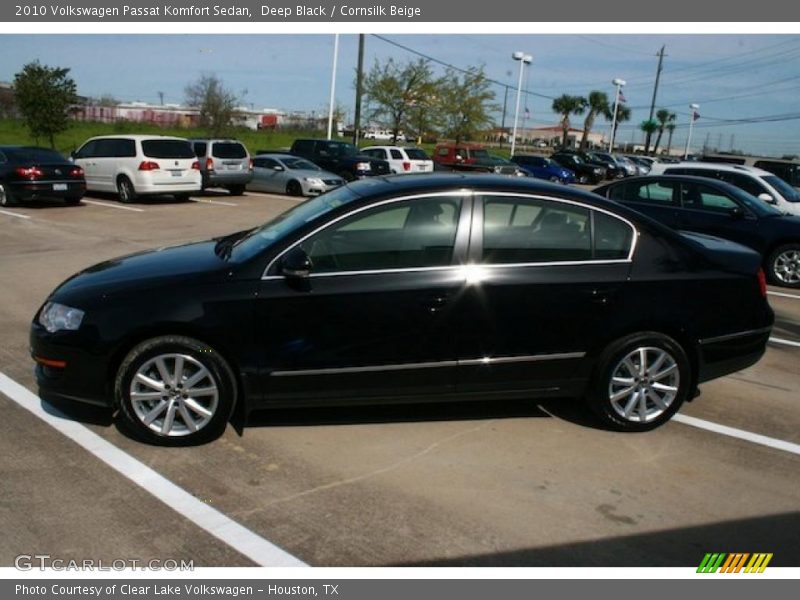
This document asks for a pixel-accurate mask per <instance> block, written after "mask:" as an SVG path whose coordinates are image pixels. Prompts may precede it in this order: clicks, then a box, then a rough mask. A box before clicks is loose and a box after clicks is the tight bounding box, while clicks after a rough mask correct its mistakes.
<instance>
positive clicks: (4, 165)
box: [0, 146, 86, 206]
mask: <svg viewBox="0 0 800 600" xmlns="http://www.w3.org/2000/svg"><path fill="white" fill-rule="evenodd" d="M84 193H86V180H85V179H84V176H83V169H81V168H80V167H78V166H76V165H73V164H72V163H71V162H69V161H68V160H67V159H66V158H64V157H63V156H61V155H60V154H59V153H58V152H56V151H55V150H48V149H47V148H37V147H35V146H0V206H14V205H15V204H17V203H19V202H25V201H32V200H42V199H54V198H55V199H63V200H64V201H65V202H66V203H67V204H77V203H78V202H80V201H81V198H82V197H83V194H84Z"/></svg>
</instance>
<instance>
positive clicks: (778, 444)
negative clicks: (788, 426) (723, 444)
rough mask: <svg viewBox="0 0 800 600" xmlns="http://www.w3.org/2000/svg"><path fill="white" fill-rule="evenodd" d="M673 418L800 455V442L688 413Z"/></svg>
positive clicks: (679, 421) (680, 421)
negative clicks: (754, 431)
mask: <svg viewBox="0 0 800 600" xmlns="http://www.w3.org/2000/svg"><path fill="white" fill-rule="evenodd" d="M672 420H673V421H678V423H683V424H684V425H690V426H692V427H698V428H700V429H705V430H706V431H713V432H714V433H719V434H721V435H727V436H730V437H735V438H738V439H740V440H745V441H747V442H752V443H753V444H760V445H761V446H768V447H770V448H775V449H776V450H783V451H784V452H791V453H792V454H797V455H800V444H793V443H792V442H784V441H783V440H779V439H776V438H771V437H767V436H766V435H761V434H758V433H752V432H750V431H745V430H744V429H736V428H735V427H728V426H727V425H720V424H719V423H713V422H711V421H706V420H704V419H698V418H696V417H690V416H688V415H681V414H678V415H675V416H674V417H672Z"/></svg>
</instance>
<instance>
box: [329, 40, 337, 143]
mask: <svg viewBox="0 0 800 600" xmlns="http://www.w3.org/2000/svg"><path fill="white" fill-rule="evenodd" d="M338 58H339V34H338V33H337V34H336V36H335V37H334V38H333V73H331V98H330V104H329V105H328V139H331V136H332V135H333V103H334V94H335V93H336V61H337V59H338Z"/></svg>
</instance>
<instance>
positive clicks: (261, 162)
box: [253, 158, 278, 169]
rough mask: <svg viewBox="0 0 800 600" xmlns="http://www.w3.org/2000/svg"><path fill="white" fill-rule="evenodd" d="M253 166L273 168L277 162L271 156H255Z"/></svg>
mask: <svg viewBox="0 0 800 600" xmlns="http://www.w3.org/2000/svg"><path fill="white" fill-rule="evenodd" d="M253 166H254V167H259V168H261V169H274V168H275V167H277V166H278V163H277V161H275V160H273V159H271V158H256V159H254V160H253Z"/></svg>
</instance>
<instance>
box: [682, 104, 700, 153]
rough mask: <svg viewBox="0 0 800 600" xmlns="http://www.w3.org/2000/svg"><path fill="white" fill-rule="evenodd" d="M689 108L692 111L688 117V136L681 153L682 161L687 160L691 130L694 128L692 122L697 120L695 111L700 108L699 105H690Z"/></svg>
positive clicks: (690, 142)
mask: <svg viewBox="0 0 800 600" xmlns="http://www.w3.org/2000/svg"><path fill="white" fill-rule="evenodd" d="M689 108H691V109H692V116H691V117H689V135H688V137H687V138H686V150H684V152H683V160H686V159H688V158H689V146H691V144H692V128H693V127H694V120H695V119H696V118H697V109H698V108H700V105H699V104H690V105H689Z"/></svg>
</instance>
